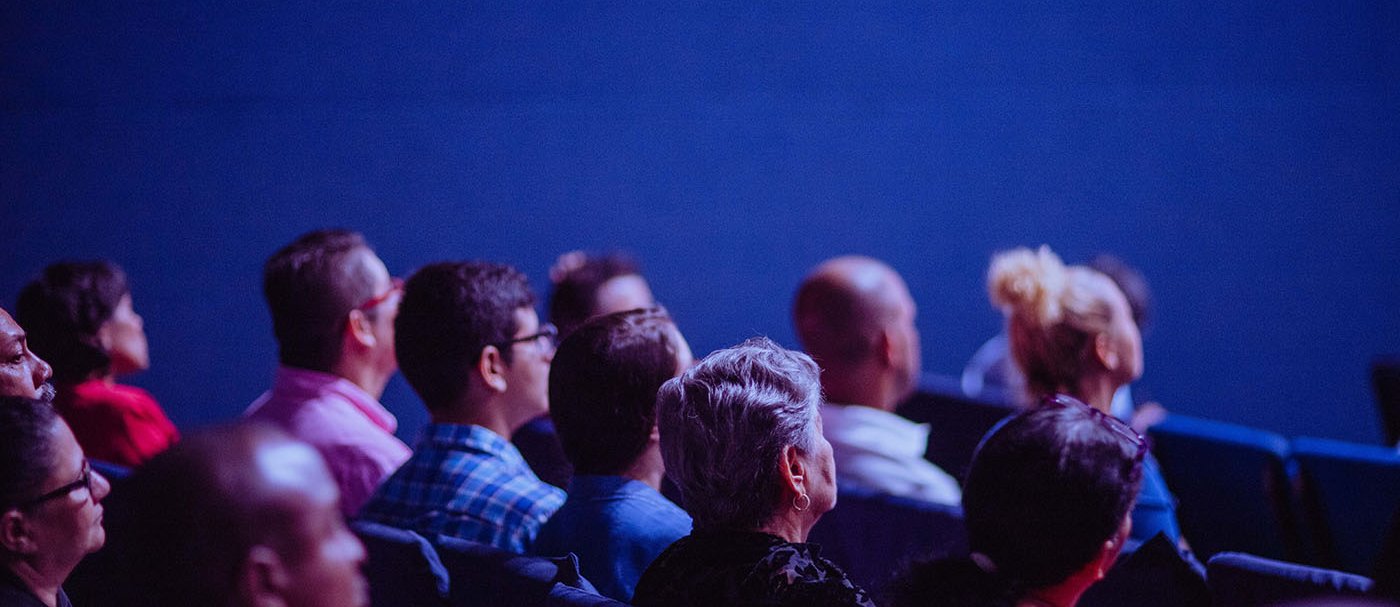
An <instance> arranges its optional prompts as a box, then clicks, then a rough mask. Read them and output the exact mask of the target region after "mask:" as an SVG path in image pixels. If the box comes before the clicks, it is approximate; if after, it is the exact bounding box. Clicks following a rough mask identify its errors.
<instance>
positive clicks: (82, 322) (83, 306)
mask: <svg viewBox="0 0 1400 607" xmlns="http://www.w3.org/2000/svg"><path fill="white" fill-rule="evenodd" d="M130 293H131V288H130V287H129V286H128V284H127V281H126V273H125V272H123V271H122V269H121V267H120V266H118V265H117V264H115V263H112V262H110V261H106V260H95V261H61V262H58V263H55V264H53V265H50V266H49V267H47V268H44V272H43V273H42V274H40V275H39V277H38V278H35V279H34V280H33V281H31V282H30V283H29V284H27V285H25V287H24V290H22V291H20V293H19V301H18V302H17V303H18V305H16V306H15V320H16V321H17V322H19V324H20V326H22V327H24V330H25V331H26V332H27V333H28V334H29V347H30V349H32V350H34V352H35V353H36V354H38V355H39V356H41V357H43V359H44V360H46V361H48V362H49V364H51V365H53V375H54V380H55V381H57V382H59V383H77V382H80V381H83V380H85V379H87V378H88V377H90V376H92V375H93V374H103V373H106V372H107V370H108V369H110V368H111V366H112V358H111V357H110V356H108V355H107V351H106V349H104V348H103V347H102V344H101V343H99V342H98V339H97V332H98V330H100V329H101V328H102V325H103V323H106V322H107V321H108V320H110V319H111V318H112V314H113V312H115V311H116V309H117V305H118V304H119V303H121V300H122V297H125V296H126V295H128V294H130Z"/></svg>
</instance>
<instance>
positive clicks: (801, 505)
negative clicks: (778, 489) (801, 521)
mask: <svg viewBox="0 0 1400 607" xmlns="http://www.w3.org/2000/svg"><path fill="white" fill-rule="evenodd" d="M811 507H812V498H810V497H808V496H807V494H806V493H803V494H800V495H798V496H797V497H794V498H792V509H793V510H796V511H798V512H806V511H807V509H808V508H811Z"/></svg>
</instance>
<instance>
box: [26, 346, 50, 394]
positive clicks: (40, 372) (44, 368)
mask: <svg viewBox="0 0 1400 607" xmlns="http://www.w3.org/2000/svg"><path fill="white" fill-rule="evenodd" d="M29 355H30V356H32V357H34V387H35V388H38V387H39V386H42V385H44V384H45V383H47V382H48V381H49V379H50V378H52V377H53V366H52V365H50V364H49V363H48V362H47V361H45V360H44V359H42V358H39V355H38V354H35V353H33V352H30V353H29Z"/></svg>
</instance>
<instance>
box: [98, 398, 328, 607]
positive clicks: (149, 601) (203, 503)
mask: <svg viewBox="0 0 1400 607" xmlns="http://www.w3.org/2000/svg"><path fill="white" fill-rule="evenodd" d="M287 443H295V440H294V439H292V438H291V437H290V436H288V435H287V434H286V433H285V432H283V431H281V430H279V429H277V428H275V427H272V426H268V425H263V424H258V423H239V424H233V425H225V426H217V427H214V428H209V429H205V430H201V431H200V432H197V433H195V434H193V435H191V436H189V437H187V438H185V439H184V440H181V441H180V442H179V443H178V444H176V445H175V446H174V447H171V448H170V449H169V450H167V451H165V452H164V453H161V454H160V455H157V456H156V457H155V458H153V459H152V460H151V461H150V462H147V463H146V464H144V465H142V466H141V468H140V469H138V470H137V471H136V472H135V474H133V475H132V476H131V477H130V478H128V479H126V481H125V482H124V485H123V487H122V490H123V494H124V495H126V498H125V500H123V502H122V503H121V506H122V509H121V510H120V511H119V512H118V514H119V515H120V518H119V519H118V521H116V523H115V524H113V525H112V527H111V529H110V534H111V535H113V536H114V537H113V538H112V539H113V540H115V541H113V542H109V547H110V548H111V550H112V551H113V552H114V556H113V557H112V558H114V559H116V560H117V564H116V567H117V568H118V569H119V570H120V571H121V572H122V574H123V577H124V578H125V579H129V580H132V583H131V584H122V585H119V588H117V590H118V591H131V592H139V593H140V597H139V598H137V597H125V598H126V599H127V600H128V601H130V602H125V603H124V602H118V603H117V604H143V605H155V606H160V607H165V606H173V605H183V604H186V603H187V602H188V601H189V600H190V597H196V596H202V597H212V600H211V601H210V604H226V601H227V598H228V597H232V596H234V595H235V594H236V590H235V589H236V586H237V580H236V579H235V578H236V572H237V571H238V567H239V566H240V565H241V564H242V562H243V560H244V559H245V558H247V554H248V551H249V549H251V548H252V547H253V546H255V545H258V544H262V543H267V544H268V545H272V546H276V547H277V549H278V552H279V553H280V554H283V555H284V556H288V555H291V556H295V555H298V554H302V553H303V551H304V548H305V546H304V544H305V537H304V534H303V533H299V532H297V528H296V523H297V521H296V517H295V513H294V509H293V508H290V507H289V506H288V505H287V500H288V499H289V498H288V496H287V495H285V494H284V493H283V492H281V491H278V490H276V489H272V488H269V487H268V485H267V481H266V479H265V478H264V476H263V474H264V472H263V471H262V468H263V467H262V466H259V465H258V463H257V461H256V459H257V456H258V452H259V449H260V448H261V447H262V446H263V445H267V444H287ZM308 448H309V447H308Z"/></svg>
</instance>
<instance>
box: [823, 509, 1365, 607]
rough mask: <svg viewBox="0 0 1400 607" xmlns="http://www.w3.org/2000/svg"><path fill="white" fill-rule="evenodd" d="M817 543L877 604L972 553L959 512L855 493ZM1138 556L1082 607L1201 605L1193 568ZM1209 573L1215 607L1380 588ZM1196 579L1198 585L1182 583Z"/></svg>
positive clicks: (1299, 577) (1353, 581)
mask: <svg viewBox="0 0 1400 607" xmlns="http://www.w3.org/2000/svg"><path fill="white" fill-rule="evenodd" d="M809 539H810V541H812V542H814V543H816V544H819V545H821V547H822V556H824V557H826V558H828V559H831V560H832V561H833V562H836V563H838V564H840V565H841V567H842V568H844V569H845V571H846V573H847V574H849V575H850V576H851V579H852V580H853V581H855V582H856V583H858V584H860V585H861V586H863V587H864V588H866V589H867V590H869V591H871V592H872V593H874V594H875V595H876V596H879V595H880V594H881V593H882V592H883V591H884V590H885V589H886V588H887V587H888V586H889V584H890V582H891V581H892V578H893V577H895V576H896V575H898V573H899V572H900V571H903V570H904V568H905V567H906V565H908V564H909V563H910V562H912V561H915V560H918V559H923V558H930V557H938V556H951V555H959V554H965V553H966V551H967V537H966V532H965V530H964V528H963V524H962V514H961V512H960V511H959V509H957V508H950V507H948V506H941V505H936V504H928V503H924V502H918V501H913V500H906V499H902V498H897V497H891V496H884V495H875V494H872V493H867V492H863V491H856V490H852V489H850V488H844V489H842V490H841V492H840V495H839V496H838V498H837V505H836V508H835V509H833V510H832V511H831V512H829V513H827V514H826V516H824V517H823V518H822V520H821V521H820V522H818V523H817V526H816V527H815V528H814V529H813V530H812V533H811V536H810V538H809ZM1159 541H1165V540H1159ZM1143 550H1144V551H1146V549H1145V548H1144V549H1143ZM1170 550H1173V548H1170V547H1168V548H1166V551H1170ZM1166 551H1162V552H1159V553H1158V554H1157V555H1155V556H1161V555H1162V554H1165V552H1166ZM1136 556H1137V555H1135V556H1134V557H1132V558H1130V559H1128V562H1125V563H1120V567H1122V568H1123V569H1124V570H1123V571H1121V572H1120V571H1118V570H1115V572H1114V573H1113V574H1111V575H1110V577H1109V578H1108V579H1106V580H1105V582H1104V583H1103V584H1100V585H1099V586H1096V587H1095V588H1093V589H1091V591H1090V593H1089V594H1086V595H1085V597H1084V599H1083V601H1082V602H1081V605H1082V607H1095V606H1111V605H1128V604H1132V605H1139V606H1144V605H1179V604H1197V603H1199V602H1200V601H1193V600H1189V599H1187V598H1184V597H1187V596H1189V595H1190V593H1191V592H1192V591H1193V586H1197V587H1198V586H1200V581H1199V580H1200V572H1199V571H1198V570H1195V569H1192V568H1191V567H1190V564H1189V563H1188V562H1186V561H1181V560H1179V559H1176V558H1175V557H1171V558H1170V559H1156V560H1154V556H1148V557H1147V558H1146V559H1142V560H1139V562H1132V559H1135V558H1136ZM1197 567H1199V566H1198V565H1197ZM1205 573H1206V584H1205V585H1206V587H1207V588H1208V592H1209V595H1210V603H1211V604H1212V605H1217V606H1219V607H1245V606H1251V607H1252V606H1255V605H1272V604H1277V603H1280V602H1284V601H1287V600H1297V599H1303V598H1308V597H1318V596H1331V597H1338V596H1356V597H1361V596H1366V595H1367V593H1369V592H1370V591H1371V590H1372V588H1373V587H1374V585H1375V584H1374V582H1373V580H1371V579H1370V578H1368V577H1366V576H1362V575H1356V574H1351V573H1346V572H1342V571H1336V570H1329V569H1322V568H1317V567H1310V566H1305V565H1300V564H1296V563H1290V562H1284V561H1279V560H1275V559H1269V558H1264V557H1260V556H1256V555H1251V554H1244V553H1240V552H1221V553H1219V554H1216V555H1215V556H1214V557H1212V558H1211V559H1210V561H1209V563H1208V564H1207V566H1206V572H1205ZM1190 578H1194V579H1195V580H1197V581H1196V582H1195V583H1194V584H1190V583H1182V582H1189V579H1190ZM1198 598H1204V597H1198Z"/></svg>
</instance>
